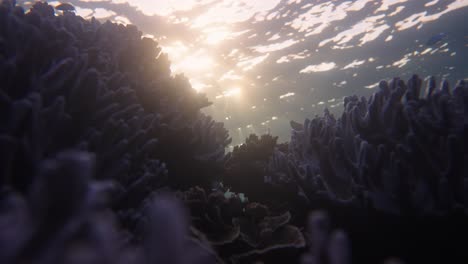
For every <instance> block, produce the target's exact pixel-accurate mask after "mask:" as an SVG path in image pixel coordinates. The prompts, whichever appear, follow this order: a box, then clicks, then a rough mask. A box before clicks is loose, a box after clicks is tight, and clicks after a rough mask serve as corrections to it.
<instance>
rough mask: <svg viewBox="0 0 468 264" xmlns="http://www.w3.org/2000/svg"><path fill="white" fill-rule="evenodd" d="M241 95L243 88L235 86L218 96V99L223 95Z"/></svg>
mask: <svg viewBox="0 0 468 264" xmlns="http://www.w3.org/2000/svg"><path fill="white" fill-rule="evenodd" d="M240 95H241V89H240V88H239V87H234V88H231V89H229V90H226V91H224V92H223V93H222V94H220V95H218V96H216V99H220V98H223V97H239V96H240Z"/></svg>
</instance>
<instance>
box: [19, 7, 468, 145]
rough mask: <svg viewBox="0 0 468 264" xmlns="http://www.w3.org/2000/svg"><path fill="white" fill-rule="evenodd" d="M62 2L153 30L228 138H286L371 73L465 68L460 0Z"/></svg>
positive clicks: (338, 104) (149, 33)
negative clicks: (204, 97) (292, 124)
mask: <svg viewBox="0 0 468 264" xmlns="http://www.w3.org/2000/svg"><path fill="white" fill-rule="evenodd" d="M18 2H21V3H23V4H24V5H25V6H28V5H30V2H25V1H18ZM49 3H50V4H52V5H58V4H59V2H49ZM70 3H71V4H73V5H74V6H75V7H76V10H77V11H76V13H77V14H78V15H80V16H83V17H85V18H91V17H93V16H94V17H95V18H97V19H100V20H111V21H114V22H118V23H123V24H135V25H137V26H138V27H139V29H140V30H141V31H142V32H143V33H144V34H146V37H150V38H153V39H155V40H156V41H157V42H158V43H159V44H160V45H161V46H162V47H163V48H164V49H163V50H164V52H167V53H168V54H169V57H170V59H171V62H172V70H173V72H174V73H184V74H185V76H187V77H188V78H189V79H190V82H191V84H192V86H193V88H194V89H196V90H198V91H199V92H202V93H206V95H207V96H208V98H209V99H210V101H212V102H213V105H212V106H210V107H208V108H207V109H206V110H205V111H206V112H207V113H209V114H210V115H212V116H213V117H214V118H215V119H217V120H220V121H223V122H224V123H225V127H227V128H228V129H229V130H230V134H231V136H232V138H233V144H239V143H241V142H242V141H243V139H244V138H245V137H246V136H248V135H249V134H250V133H257V134H261V133H271V134H274V135H278V136H279V137H280V140H281V141H285V140H288V138H289V134H290V133H289V132H290V127H289V120H296V121H299V122H302V121H303V120H304V119H305V118H307V117H309V118H310V117H313V116H314V115H316V114H321V113H322V111H323V110H324V109H325V108H328V109H329V110H330V111H332V112H333V113H335V114H339V113H340V112H341V109H342V105H343V97H344V96H348V95H352V94H358V95H365V96H367V95H370V94H371V93H372V92H373V90H374V89H375V88H376V86H377V84H378V82H379V81H380V80H381V79H388V78H391V77H394V76H400V77H402V78H408V77H409V76H410V75H411V74H413V73H417V74H419V75H421V76H422V77H426V76H429V75H435V76H437V77H438V78H439V79H442V78H447V79H449V80H450V81H451V82H452V83H454V82H455V80H458V79H463V78H466V77H468V62H467V61H466V58H467V55H468V53H467V49H468V27H467V26H466V25H465V24H466V23H465V21H466V17H467V16H468V8H467V7H468V0H432V1H428V0H357V1H319V0H317V1H312V0H309V1H305V0H304V1H301V0H262V1H250V0H171V1H146V0H128V1H124V0H104V1H99V0H81V1H78V0H72V1H70ZM148 56H151V54H148ZM154 56H155V55H154Z"/></svg>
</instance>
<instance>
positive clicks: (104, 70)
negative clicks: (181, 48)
mask: <svg viewBox="0 0 468 264" xmlns="http://www.w3.org/2000/svg"><path fill="white" fill-rule="evenodd" d="M61 13H62V14H61V15H56V14H55V10H54V9H53V7H51V6H49V5H48V4H46V3H36V4H35V5H34V6H33V8H32V9H31V10H30V11H29V12H27V13H25V12H24V10H23V9H22V8H21V7H19V6H16V4H15V2H14V1H12V0H3V1H2V2H1V5H0V263H2V264H10V263H41V264H42V263H57V264H58V263H109V264H110V263H122V264H124V263H125V264H128V263H165V264H166V263H167V264H189V263H190V264H191V263H303V264H309V263H314V264H319V263H321V264H346V263H384V262H385V263H465V262H467V261H468V251H467V250H466V245H468V221H467V220H468V217H467V215H468V210H467V209H468V175H467V173H466V171H467V166H468V155H467V154H466V152H465V149H468V148H467V144H468V142H467V140H466V139H467V136H468V134H467V126H468V116H467V115H466V111H467V110H468V109H467V108H468V84H467V83H466V82H464V81H459V82H458V83H457V84H455V85H454V86H453V87H450V86H449V84H448V83H447V82H445V81H443V82H442V83H441V84H440V85H436V80H435V79H434V78H430V79H429V80H428V81H427V83H426V84H423V81H422V80H421V79H420V78H419V77H418V76H416V75H414V76H413V77H411V78H410V79H409V80H407V81H404V80H400V79H398V78H394V79H393V80H391V81H388V82H387V81H382V82H381V83H380V85H379V88H378V89H377V91H376V92H375V93H374V94H373V95H372V96H371V97H369V98H364V97H362V98H358V97H357V96H348V97H346V98H345V99H344V109H343V112H342V114H341V116H339V117H335V116H333V115H332V114H330V113H328V112H327V111H325V112H324V113H323V115H322V116H316V117H313V118H312V119H307V120H305V121H304V122H303V123H297V122H293V121H292V122H291V129H292V130H291V131H292V132H291V139H290V141H289V143H284V144H278V143H277V138H276V137H274V136H271V135H262V136H257V135H250V136H249V137H248V138H247V139H246V142H245V144H243V145H240V146H238V147H235V148H234V150H233V151H232V152H230V153H225V148H226V146H227V145H228V144H229V143H230V139H229V135H228V132H227V130H226V129H225V128H224V127H223V124H222V123H220V122H216V121H215V120H213V119H212V118H211V117H210V116H207V115H205V114H203V113H201V112H200V109H202V108H203V107H206V106H208V105H209V104H210V103H209V102H208V100H207V98H206V97H205V96H204V95H202V94H199V93H197V92H196V91H195V90H194V89H192V88H191V86H190V84H189V82H188V80H187V79H186V78H185V77H184V76H183V75H177V76H172V75H171V71H170V64H169V61H168V58H167V56H166V55H165V54H163V53H161V49H160V48H159V47H158V45H157V43H155V42H154V41H153V40H151V39H148V38H142V33H141V32H140V31H139V30H138V29H137V28H136V27H135V26H131V25H129V26H123V25H117V24H112V23H110V22H106V23H100V22H98V21H96V20H94V19H92V20H90V21H87V20H84V19H83V18H81V17H79V16H76V15H75V14H74V13H73V12H71V11H63V12H61ZM149 54H156V55H155V57H153V56H149Z"/></svg>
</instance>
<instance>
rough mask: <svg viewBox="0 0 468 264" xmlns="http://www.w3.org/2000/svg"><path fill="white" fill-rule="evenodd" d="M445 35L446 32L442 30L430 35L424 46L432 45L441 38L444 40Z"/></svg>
mask: <svg viewBox="0 0 468 264" xmlns="http://www.w3.org/2000/svg"><path fill="white" fill-rule="evenodd" d="M446 37H447V34H445V33H444V32H441V33H439V34H436V35H434V36H432V37H431V38H430V39H429V40H428V41H427V42H426V46H434V45H435V44H437V43H439V42H441V41H442V40H444V39H445V38H446Z"/></svg>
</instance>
